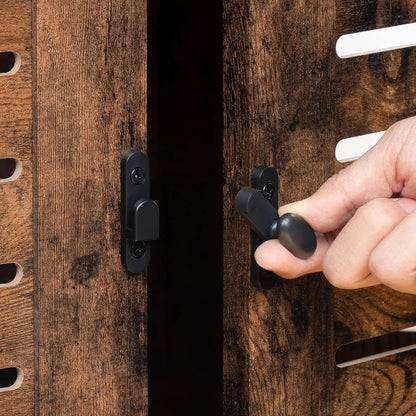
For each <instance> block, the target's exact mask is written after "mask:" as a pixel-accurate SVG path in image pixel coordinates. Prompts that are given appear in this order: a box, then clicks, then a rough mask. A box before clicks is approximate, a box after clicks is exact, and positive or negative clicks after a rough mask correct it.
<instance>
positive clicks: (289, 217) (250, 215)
mask: <svg viewBox="0 0 416 416" xmlns="http://www.w3.org/2000/svg"><path fill="white" fill-rule="evenodd" d="M277 192H278V175H277V171H276V169H274V168H272V167H270V166H258V167H257V168H255V169H254V171H253V173H252V176H251V187H244V188H242V189H241V190H240V191H239V192H238V194H237V196H236V198H235V208H236V210H237V211H238V212H239V213H240V214H241V215H242V216H243V217H244V218H245V219H246V220H247V222H248V223H249V224H250V226H251V229H252V233H251V247H252V267H251V281H252V283H253V284H254V286H256V287H257V288H258V289H270V288H271V287H273V286H274V284H275V283H276V278H275V276H274V275H272V274H271V273H269V272H266V271H264V270H261V269H260V268H259V267H257V265H256V264H255V261H254V258H253V254H254V251H255V250H256V248H257V247H258V246H259V244H261V243H262V242H264V241H266V240H270V239H273V238H278V239H279V240H280V242H281V243H282V245H283V246H284V247H285V248H286V249H288V250H289V251H290V252H291V253H292V254H293V255H294V256H296V257H299V258H301V259H307V258H308V257H310V256H311V255H312V254H313V253H314V252H315V250H316V245H317V242H316V235H315V233H314V231H313V230H312V228H311V227H310V225H309V224H308V223H307V222H306V221H305V220H304V219H303V218H301V217H299V216H298V215H296V214H291V213H287V214H285V215H282V217H280V218H279V217H278V215H277V196H278V193H277Z"/></svg>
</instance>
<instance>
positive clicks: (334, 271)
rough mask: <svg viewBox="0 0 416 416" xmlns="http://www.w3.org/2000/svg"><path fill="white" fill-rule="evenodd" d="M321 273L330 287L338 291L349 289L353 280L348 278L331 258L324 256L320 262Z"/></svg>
mask: <svg viewBox="0 0 416 416" xmlns="http://www.w3.org/2000/svg"><path fill="white" fill-rule="evenodd" d="M322 271H323V273H324V275H325V277H326V279H327V280H328V282H329V283H331V285H332V286H334V287H336V288H338V289H351V288H352V287H353V282H354V279H352V278H350V277H349V276H348V273H346V272H345V270H343V269H342V268H340V267H338V265H337V262H335V261H334V260H333V259H332V258H331V256H326V257H325V258H324V260H323V262H322Z"/></svg>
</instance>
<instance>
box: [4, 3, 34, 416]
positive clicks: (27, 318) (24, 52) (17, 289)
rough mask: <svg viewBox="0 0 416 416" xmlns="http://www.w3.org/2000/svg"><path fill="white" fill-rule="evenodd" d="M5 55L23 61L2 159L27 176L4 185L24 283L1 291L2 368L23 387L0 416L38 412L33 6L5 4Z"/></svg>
mask: <svg viewBox="0 0 416 416" xmlns="http://www.w3.org/2000/svg"><path fill="white" fill-rule="evenodd" d="M0 22H1V25H0V52H15V53H17V54H19V56H20V57H21V61H22V64H21V67H20V70H19V71H18V72H17V73H16V74H14V75H10V76H0V158H5V157H13V158H16V159H18V160H19V161H20V162H21V166H22V174H21V175H20V176H19V178H18V179H17V180H15V181H13V182H7V183H0V263H9V262H15V263H18V264H20V265H21V266H22V270H23V276H22V279H21V280H20V282H19V284H18V285H16V286H14V287H10V288H4V287H3V288H1V287H0V368H7V367H18V368H20V369H21V370H22V371H23V383H22V385H21V387H20V388H19V389H17V390H13V391H6V392H0V413H1V414H4V415H8V416H21V415H31V414H33V411H34V389H35V378H34V340H33V232H32V229H33V215H32V188H33V185H32V46H31V3H30V1H23V0H2V1H1V4H0Z"/></svg>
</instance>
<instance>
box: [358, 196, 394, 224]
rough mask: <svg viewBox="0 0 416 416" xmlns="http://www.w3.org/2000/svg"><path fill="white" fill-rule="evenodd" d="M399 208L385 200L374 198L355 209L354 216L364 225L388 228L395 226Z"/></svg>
mask: <svg viewBox="0 0 416 416" xmlns="http://www.w3.org/2000/svg"><path fill="white" fill-rule="evenodd" d="M399 211H400V208H399V207H398V206H397V204H396V203H394V202H393V201H391V200H389V199H385V198H376V199H373V200H371V201H369V202H367V203H366V204H365V205H362V206H361V207H359V208H358V209H357V212H356V215H357V216H359V217H360V218H361V219H362V220H363V222H364V223H365V224H368V225H370V226H371V225H377V227H388V226H390V224H395V223H396V222H397V218H398V217H399Z"/></svg>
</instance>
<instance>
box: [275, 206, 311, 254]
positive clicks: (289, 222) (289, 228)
mask: <svg viewBox="0 0 416 416" xmlns="http://www.w3.org/2000/svg"><path fill="white" fill-rule="evenodd" d="M277 238H278V239H279V241H280V242H281V244H282V246H283V247H285V248H286V249H287V250H289V251H290V252H291V253H292V254H293V255H294V256H296V257H298V258H300V259H307V258H309V257H310V256H312V254H313V253H314V252H315V250H316V246H317V242H316V235H315V233H314V231H313V230H312V228H311V226H310V225H309V224H308V223H307V222H306V221H305V220H304V219H303V218H302V217H300V216H299V215H296V214H291V213H288V214H284V215H282V216H281V217H280V218H279V221H278V224H277Z"/></svg>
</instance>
